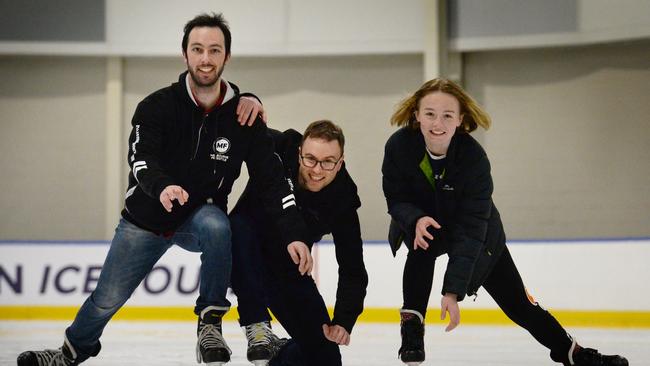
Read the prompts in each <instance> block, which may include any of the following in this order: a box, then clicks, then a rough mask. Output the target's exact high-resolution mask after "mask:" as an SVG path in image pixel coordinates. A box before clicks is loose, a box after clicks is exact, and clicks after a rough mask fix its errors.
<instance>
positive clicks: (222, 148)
mask: <svg viewBox="0 0 650 366" xmlns="http://www.w3.org/2000/svg"><path fill="white" fill-rule="evenodd" d="M212 150H213V151H214V152H215V153H214V154H210V158H212V160H219V161H223V162H226V161H228V156H227V155H225V154H226V153H227V152H228V150H230V141H229V140H228V139H227V138H225V137H219V138H218V139H217V140H215V141H214V144H212Z"/></svg>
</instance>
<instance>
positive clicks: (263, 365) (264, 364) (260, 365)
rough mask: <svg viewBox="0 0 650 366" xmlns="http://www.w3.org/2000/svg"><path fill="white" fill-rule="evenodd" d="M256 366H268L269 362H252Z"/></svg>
mask: <svg viewBox="0 0 650 366" xmlns="http://www.w3.org/2000/svg"><path fill="white" fill-rule="evenodd" d="M251 362H252V363H253V365H255V366H268V364H269V360H255V361H251Z"/></svg>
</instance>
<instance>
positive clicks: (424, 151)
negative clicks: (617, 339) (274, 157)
mask: <svg viewBox="0 0 650 366" xmlns="http://www.w3.org/2000/svg"><path fill="white" fill-rule="evenodd" d="M391 124H392V125H396V126H398V127H401V128H400V129H399V130H398V131H396V132H395V133H394V134H393V135H392V136H391V137H390V138H389V139H388V142H387V143H386V147H385V155H384V161H383V165H382V174H383V190H384V195H385V196H386V201H387V204H388V213H389V214H390V216H391V218H392V220H391V225H390V230H389V242H390V244H391V248H392V250H393V254H395V252H396V251H397V250H398V249H399V247H400V245H401V243H402V242H404V243H405V244H406V246H407V248H408V250H409V253H408V256H407V260H406V264H405V267H404V274H403V279H402V286H403V297H404V303H403V307H402V309H401V310H400V315H401V335H402V345H401V347H400V349H399V352H398V354H399V357H400V359H401V360H402V361H403V362H404V363H407V364H409V365H417V364H419V363H421V362H423V361H424V358H425V354H424V317H425V316H426V310H427V304H428V302H429V296H430V294H431V287H432V283H433V270H434V265H435V260H436V258H437V257H438V256H440V255H442V254H447V255H448V256H449V262H448V264H447V270H446V272H445V275H444V282H443V286H442V295H443V296H442V300H441V314H440V318H441V319H444V318H445V317H446V315H447V314H449V318H450V321H449V325H448V326H447V328H446V331H451V330H453V329H454V328H455V327H456V326H457V325H458V324H459V322H460V309H459V307H458V302H459V301H461V300H463V298H464V297H465V296H466V295H470V296H472V295H475V294H476V292H477V290H478V289H479V287H481V286H483V287H484V288H485V289H486V291H487V292H488V293H489V294H490V296H492V298H493V299H494V300H495V301H496V303H497V304H498V305H499V307H500V308H501V309H502V310H503V311H504V312H505V314H506V315H507V316H508V317H509V318H510V319H512V320H513V321H514V322H515V323H517V324H518V325H520V326H522V327H523V328H525V329H526V330H528V331H529V332H530V333H531V334H532V336H533V337H534V338H535V339H536V340H537V341H538V342H539V343H541V344H542V345H544V346H545V347H547V348H548V349H549V350H550V353H551V358H552V359H553V360H554V361H556V362H561V363H563V364H564V365H577V366H592V365H599V366H601V365H602V366H627V365H628V362H627V360H626V359H625V358H623V357H621V356H605V355H602V354H600V353H598V351H596V350H594V349H591V348H583V347H581V346H579V345H578V344H577V343H576V341H575V340H574V339H573V338H572V337H571V336H570V335H569V334H568V333H567V332H566V331H565V330H564V329H563V328H562V326H561V325H560V324H559V323H558V322H557V320H556V319H555V318H554V317H553V316H552V315H551V314H550V313H549V312H547V311H546V310H545V309H544V308H542V307H541V306H540V305H539V304H538V303H537V302H536V301H535V300H534V299H533V298H532V296H530V295H529V294H528V292H527V291H526V288H525V287H524V284H523V282H522V279H521V277H520V275H519V272H518V271H517V267H516V266H515V264H514V262H513V260H512V257H511V256H510V253H509V251H508V248H507V247H506V237H505V233H504V230H503V225H502V223H501V218H500V216H499V212H498V211H497V208H496V207H495V205H494V203H493V202H492V191H493V185H492V177H491V174H490V162H489V160H488V157H487V155H486V153H485V151H484V150H483V148H482V147H481V145H480V144H479V143H478V142H477V141H476V140H474V138H472V137H471V136H470V134H469V133H470V132H472V131H474V130H476V129H477V128H478V127H479V126H480V127H483V128H484V129H486V130H487V129H488V128H489V127H490V124H491V120H490V117H489V116H488V114H487V113H486V112H485V111H484V110H483V108H481V106H479V105H478V103H476V101H474V99H473V98H472V97H471V96H470V95H468V94H467V93H466V92H465V91H464V90H463V89H462V88H461V87H460V86H459V85H458V84H456V83H454V82H452V81H449V80H446V79H441V78H437V79H433V80H430V81H428V82H426V83H424V84H423V85H422V86H421V87H420V88H419V89H418V90H417V91H415V93H413V94H412V95H411V96H409V97H408V98H406V99H405V100H403V101H402V102H401V103H400V104H399V105H398V108H397V110H396V112H395V113H394V114H393V116H392V118H391Z"/></svg>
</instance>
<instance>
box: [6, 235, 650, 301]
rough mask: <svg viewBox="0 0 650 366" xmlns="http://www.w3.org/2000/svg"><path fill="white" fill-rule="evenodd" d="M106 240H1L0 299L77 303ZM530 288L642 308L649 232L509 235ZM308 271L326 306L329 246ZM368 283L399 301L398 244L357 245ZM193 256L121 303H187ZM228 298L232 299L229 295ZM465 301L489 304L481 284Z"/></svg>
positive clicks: (649, 272) (159, 269) (174, 260)
mask: <svg viewBox="0 0 650 366" xmlns="http://www.w3.org/2000/svg"><path fill="white" fill-rule="evenodd" d="M108 247H109V245H108V243H107V242H104V241H101V242H0V306H21V305H24V306H30V305H31V306H35V305H38V306H79V305H80V304H81V302H82V301H83V300H84V299H85V297H86V296H87V295H88V293H89V292H90V291H92V289H94V286H95V284H96V281H97V278H98V277H99V272H100V270H101V265H102V263H103V260H104V256H105V255H106V252H107V250H108ZM508 247H509V249H510V251H511V253H512V256H513V258H514V260H515V263H516V264H517V267H518V269H519V272H520V274H521V275H522V277H523V279H524V283H525V284H526V287H527V288H528V290H529V292H530V293H531V294H532V295H533V296H534V297H535V298H536V299H537V301H539V302H540V304H542V305H543V306H545V307H547V308H551V309H563V310H613V311H648V310H650V294H649V292H648V290H649V289H650V285H648V282H647V279H648V278H650V266H648V263H647V262H648V260H649V259H650V239H624V240H584V241H578V240H570V241H515V242H511V243H509V244H508ZM314 254H315V256H316V257H317V266H316V268H315V271H314V273H313V275H314V277H315V278H316V279H317V281H318V284H319V287H320V289H321V292H322V294H323V297H324V298H325V302H326V303H327V304H328V306H333V305H334V301H335V296H336V284H337V279H338V276H337V268H338V267H337V265H336V260H335V257H334V247H333V245H332V244H331V242H327V241H324V242H322V243H319V244H317V245H316V246H315V249H314ZM364 258H365V263H366V267H367V270H368V274H369V278H370V283H369V286H368V295H367V297H366V301H365V306H366V308H399V307H400V306H401V301H402V295H401V275H402V268H403V263H404V260H405V258H406V249H405V248H402V249H401V250H400V251H399V252H398V255H397V258H393V257H392V255H391V252H390V249H389V248H388V244H387V243H386V242H367V243H365V244H364ZM445 265H446V257H441V258H440V259H439V260H438V263H437V268H436V271H435V275H434V276H435V278H434V289H433V292H432V296H431V300H430V307H434V308H435V307H438V301H439V294H440V287H441V282H442V278H443V274H444V269H445ZM198 268H199V257H198V254H197V253H190V252H186V251H184V250H183V249H181V248H179V247H176V246H174V247H172V248H171V249H170V250H169V251H168V252H167V253H166V254H165V255H164V256H163V258H162V259H161V260H160V262H159V263H158V264H157V265H156V266H155V268H154V270H153V271H152V273H151V274H150V275H149V276H148V277H147V278H146V279H145V281H143V283H142V284H141V285H140V287H138V289H137V290H136V292H135V293H134V295H133V297H132V298H131V299H130V300H129V302H128V303H127V306H128V305H138V306H191V304H193V302H194V299H195V297H196V294H197V292H196V288H197V287H196V285H197V281H198ZM230 297H231V300H232V302H233V305H234V304H236V299H235V298H233V297H232V296H230ZM473 300H474V299H473V298H467V299H466V300H465V301H463V303H462V306H463V307H465V308H480V309H493V308H496V304H495V303H494V302H493V301H492V299H491V298H490V297H489V295H488V294H487V293H486V292H485V290H480V291H479V295H478V298H477V299H476V301H473Z"/></svg>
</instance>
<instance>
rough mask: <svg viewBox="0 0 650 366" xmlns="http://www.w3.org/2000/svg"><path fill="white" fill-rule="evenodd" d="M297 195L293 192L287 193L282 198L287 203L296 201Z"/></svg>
mask: <svg viewBox="0 0 650 366" xmlns="http://www.w3.org/2000/svg"><path fill="white" fill-rule="evenodd" d="M295 200H296V197H295V196H294V195H293V194H290V195H287V196H286V197H284V198H283V199H282V203H287V201H295Z"/></svg>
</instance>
